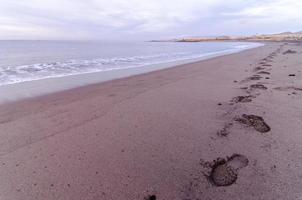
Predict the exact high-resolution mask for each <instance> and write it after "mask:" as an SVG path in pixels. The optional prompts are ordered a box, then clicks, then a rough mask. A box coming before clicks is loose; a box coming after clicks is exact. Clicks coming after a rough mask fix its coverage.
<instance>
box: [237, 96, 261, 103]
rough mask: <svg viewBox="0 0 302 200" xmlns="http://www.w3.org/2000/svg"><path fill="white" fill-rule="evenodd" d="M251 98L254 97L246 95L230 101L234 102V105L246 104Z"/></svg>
mask: <svg viewBox="0 0 302 200" xmlns="http://www.w3.org/2000/svg"><path fill="white" fill-rule="evenodd" d="M253 98H255V97H254V96H251V95H248V96H237V97H234V98H233V99H232V102H235V103H248V102H251V101H252V99H253Z"/></svg>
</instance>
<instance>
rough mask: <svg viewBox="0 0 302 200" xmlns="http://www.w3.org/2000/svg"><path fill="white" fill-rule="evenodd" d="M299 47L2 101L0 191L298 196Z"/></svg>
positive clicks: (22, 199)
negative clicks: (39, 95)
mask: <svg viewBox="0 0 302 200" xmlns="http://www.w3.org/2000/svg"><path fill="white" fill-rule="evenodd" d="M301 53H302V44H301V43H268V44H267V45H266V46H263V47H259V48H256V49H251V50H246V51H243V52H240V53H236V54H232V55H226V56H221V57H217V58H212V59H208V60H204V61H200V62H195V63H191V64H185V65H180V66H177V67H173V68H169V69H164V70H160V71H155V72H150V73H146V74H142V75H136V76H132V77H128V78H122V79H118V80H113V81H108V82H105V83H100V84H93V85H89V86H84V87H80V88H76V89H71V90H67V91H63V92H57V93H53V94H50V95H44V96H41V97H36V98H29V99H26V100H22V101H17V102H13V103H5V104H2V105H0V143H1V144H0V156H1V157H0V180H1V181H0V199H5V200H33V199H38V200H42V199H43V200H69V199H70V200H77V199H81V200H96V199H98V200H99V199H102V200H155V199H156V200H172V199H173V200H198V199H199V200H202V199H207V200H210V199H212V200H218V199H230V200H252V199H257V200H261V199H263V200H277V199H278V200H279V199H280V200H285V199H289V200H293V199H302V190H301V188H302V171H301V169H302V162H301V160H302V135H301V129H302V123H301V119H302V111H301V108H302V101H301V98H302V72H301V70H302V69H301V67H302V56H301Z"/></svg>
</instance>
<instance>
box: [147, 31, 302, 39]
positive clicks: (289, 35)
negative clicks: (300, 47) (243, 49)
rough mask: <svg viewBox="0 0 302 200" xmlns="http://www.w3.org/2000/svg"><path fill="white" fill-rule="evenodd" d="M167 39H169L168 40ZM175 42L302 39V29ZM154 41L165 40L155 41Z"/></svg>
mask: <svg viewBox="0 0 302 200" xmlns="http://www.w3.org/2000/svg"><path fill="white" fill-rule="evenodd" d="M166 41H167V40H166ZM169 41H174V42H209V41H302V31H300V32H295V33H293V32H283V33H277V34H261V35H253V36H218V37H188V38H182V39H174V40H169ZM153 42H164V41H155V40H153Z"/></svg>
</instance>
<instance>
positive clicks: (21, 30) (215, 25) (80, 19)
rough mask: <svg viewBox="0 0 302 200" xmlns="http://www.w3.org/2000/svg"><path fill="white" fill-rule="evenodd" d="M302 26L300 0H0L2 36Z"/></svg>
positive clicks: (162, 34)
mask: <svg viewBox="0 0 302 200" xmlns="http://www.w3.org/2000/svg"><path fill="white" fill-rule="evenodd" d="M284 31H302V0H0V39H121V40H122V39H163V38H175V37H182V36H212V35H245V34H256V33H275V32H284Z"/></svg>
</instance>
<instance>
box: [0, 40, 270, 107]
mask: <svg viewBox="0 0 302 200" xmlns="http://www.w3.org/2000/svg"><path fill="white" fill-rule="evenodd" d="M254 44H255V45H257V46H255V47H254V46H250V47H247V48H245V49H238V50H237V49H236V50H227V51H219V52H212V53H207V54H204V55H203V56H202V57H198V58H191V59H184V60H176V61H171V62H165V63H158V64H151V65H145V66H141V67H129V68H125V69H118V70H108V71H96V72H87V73H80V74H71V75H64V76H57V77H47V78H43V79H37V80H30V81H23V82H17V83H12V84H6V85H0V104H1V103H2V104H3V103H7V102H15V101H19V100H23V99H26V98H34V97H37V96H43V95H47V94H51V93H56V92H60V91H64V90H69V89H74V88H77V87H84V86H87V85H90V84H98V83H103V82H106V81H111V80H115V79H120V78H127V77H130V76H133V75H139V74H144V73H149V72H153V71H157V70H163V69H167V68H171V67H177V66H179V65H185V64H189V63H195V62H199V61H203V60H207V59H212V58H216V57H219V56H224V55H230V54H234V53H238V52H241V51H246V50H250V49H253V48H258V47H261V46H263V45H265V44H262V43H254Z"/></svg>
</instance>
